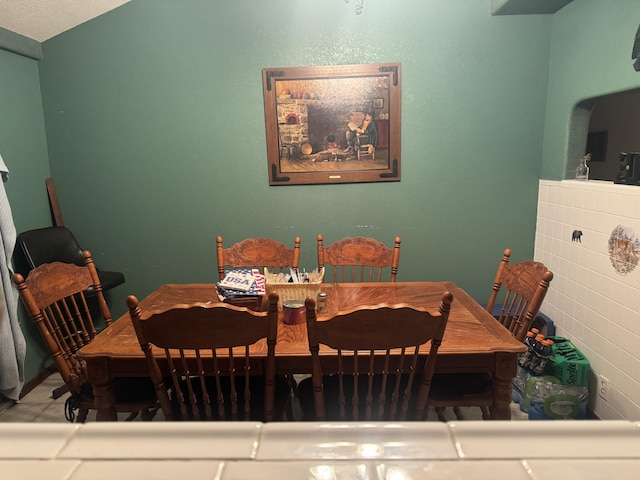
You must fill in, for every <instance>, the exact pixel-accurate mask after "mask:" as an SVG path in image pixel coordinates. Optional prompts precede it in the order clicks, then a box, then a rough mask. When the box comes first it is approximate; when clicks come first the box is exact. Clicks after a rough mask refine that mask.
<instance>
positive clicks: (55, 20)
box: [0, 0, 129, 42]
mask: <svg viewBox="0 0 640 480" xmlns="http://www.w3.org/2000/svg"><path fill="white" fill-rule="evenodd" d="M128 1H129V0H0V27H2V28H4V29H6V30H10V31H12V32H15V33H19V34H20V35H24V36H25V37H29V38H32V39H33V40H37V41H38V42H44V41H45V40H48V39H50V38H51V37H55V36H56V35H58V34H60V33H62V32H64V31H66V30H69V29H70V28H73V27H75V26H76V25H80V24H81V23H84V22H86V21H87V20H91V19H92V18H94V17H97V16H99V15H102V14H103V13H106V12H108V11H109V10H113V9H114V8H116V7H119V6H120V5H122V4H124V3H127V2H128Z"/></svg>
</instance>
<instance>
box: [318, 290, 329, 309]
mask: <svg viewBox="0 0 640 480" xmlns="http://www.w3.org/2000/svg"><path fill="white" fill-rule="evenodd" d="M316 310H317V312H318V313H320V314H322V313H329V310H327V292H320V293H318V300H317V302H316Z"/></svg>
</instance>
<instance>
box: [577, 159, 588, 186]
mask: <svg viewBox="0 0 640 480" xmlns="http://www.w3.org/2000/svg"><path fill="white" fill-rule="evenodd" d="M590 159H591V154H590V153H588V154H587V155H585V156H584V157H582V158H581V159H580V163H579V164H578V168H576V180H582V181H587V180H589V166H588V165H587V162H588V161H589V160H590Z"/></svg>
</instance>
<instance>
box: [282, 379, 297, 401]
mask: <svg viewBox="0 0 640 480" xmlns="http://www.w3.org/2000/svg"><path fill="white" fill-rule="evenodd" d="M284 379H285V380H286V381H287V383H288V384H289V386H290V387H291V391H292V392H293V396H294V397H296V398H298V382H296V379H295V378H294V377H293V375H291V374H286V375H285V376H284Z"/></svg>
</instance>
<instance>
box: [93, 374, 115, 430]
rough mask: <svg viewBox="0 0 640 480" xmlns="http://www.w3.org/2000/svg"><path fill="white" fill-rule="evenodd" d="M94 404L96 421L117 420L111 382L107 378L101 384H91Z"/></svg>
mask: <svg viewBox="0 0 640 480" xmlns="http://www.w3.org/2000/svg"><path fill="white" fill-rule="evenodd" d="M93 396H94V400H93V401H94V405H95V407H96V420H97V421H98V422H117V421H118V413H117V412H116V406H115V405H116V395H115V392H114V389H113V384H112V383H111V381H110V380H107V382H106V383H103V384H97V383H94V384H93Z"/></svg>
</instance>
